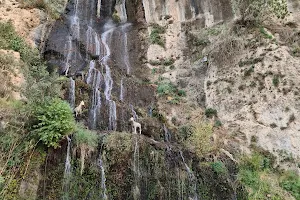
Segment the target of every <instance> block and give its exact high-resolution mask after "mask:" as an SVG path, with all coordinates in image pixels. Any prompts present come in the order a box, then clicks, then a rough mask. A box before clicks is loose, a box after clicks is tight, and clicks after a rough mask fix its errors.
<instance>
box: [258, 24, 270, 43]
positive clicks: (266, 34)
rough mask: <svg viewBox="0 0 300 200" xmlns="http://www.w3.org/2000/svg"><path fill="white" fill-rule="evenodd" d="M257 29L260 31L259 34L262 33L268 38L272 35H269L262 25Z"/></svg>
mask: <svg viewBox="0 0 300 200" xmlns="http://www.w3.org/2000/svg"><path fill="white" fill-rule="evenodd" d="M259 31H260V33H261V34H263V36H264V37H265V38H268V39H270V40H271V39H273V36H272V35H270V34H269V33H268V32H267V31H266V30H265V29H264V27H260V28H259Z"/></svg>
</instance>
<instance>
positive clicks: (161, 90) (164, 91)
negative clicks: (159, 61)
mask: <svg viewBox="0 0 300 200" xmlns="http://www.w3.org/2000/svg"><path fill="white" fill-rule="evenodd" d="M157 92H158V94H159V95H160V96H163V95H173V94H174V93H176V87H175V86H174V85H173V84H172V83H171V82H165V81H164V82H161V83H160V84H159V85H158V87H157Z"/></svg>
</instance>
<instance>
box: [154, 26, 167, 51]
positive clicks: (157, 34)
mask: <svg viewBox="0 0 300 200" xmlns="http://www.w3.org/2000/svg"><path fill="white" fill-rule="evenodd" d="M165 32H166V29H165V27H162V26H159V25H158V24H153V25H152V30H151V33H150V42H151V44H158V45H160V46H162V47H164V46H165V40H164V37H163V36H161V34H164V33H165Z"/></svg>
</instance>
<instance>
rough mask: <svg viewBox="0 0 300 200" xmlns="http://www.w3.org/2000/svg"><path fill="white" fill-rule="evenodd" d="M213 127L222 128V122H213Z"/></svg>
mask: <svg viewBox="0 0 300 200" xmlns="http://www.w3.org/2000/svg"><path fill="white" fill-rule="evenodd" d="M214 126H215V127H221V126H222V122H221V121H220V120H217V121H215V125H214Z"/></svg>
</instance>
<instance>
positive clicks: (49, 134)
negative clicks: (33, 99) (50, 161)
mask: <svg viewBox="0 0 300 200" xmlns="http://www.w3.org/2000/svg"><path fill="white" fill-rule="evenodd" d="M33 117H34V121H33V125H32V128H33V130H32V131H31V132H32V133H33V134H34V135H37V136H38V137H39V139H40V140H41V141H42V142H43V143H44V144H45V145H47V146H48V147H54V148H56V147H58V146H59V141H60V140H61V139H62V138H63V137H64V136H66V135H68V134H70V133H72V132H73V131H74V129H75V119H74V117H73V112H72V109H71V108H70V106H69V104H68V103H67V102H65V101H63V100H61V99H58V98H54V99H51V100H47V101H45V102H43V103H42V104H39V105H37V106H36V107H35V109H34V112H33Z"/></svg>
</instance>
